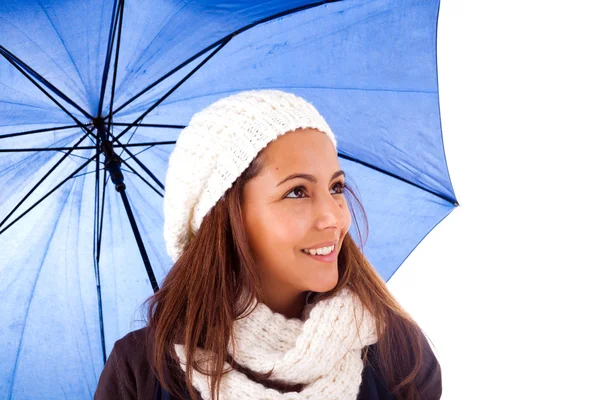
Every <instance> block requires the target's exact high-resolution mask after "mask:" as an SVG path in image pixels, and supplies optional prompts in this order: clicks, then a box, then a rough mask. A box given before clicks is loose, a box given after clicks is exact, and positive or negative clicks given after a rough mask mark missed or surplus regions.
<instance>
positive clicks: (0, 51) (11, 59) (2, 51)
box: [0, 45, 92, 119]
mask: <svg viewBox="0 0 600 400" xmlns="http://www.w3.org/2000/svg"><path fill="white" fill-rule="evenodd" d="M0 54H2V56H4V58H6V59H7V60H8V62H10V63H11V64H12V65H13V66H15V67H17V65H18V66H20V67H21V68H23V69H24V70H25V71H27V72H28V73H29V74H31V75H32V76H33V77H34V78H35V79H37V80H38V81H39V82H41V83H42V84H43V85H44V86H46V87H47V88H48V89H50V90H51V91H52V92H54V94H56V95H57V96H58V97H60V98H61V99H63V100H64V101H66V102H67V103H69V104H70V105H72V106H73V107H75V108H76V109H77V110H78V111H79V112H80V113H82V114H83V115H85V116H86V117H87V118H89V119H92V116H91V115H90V114H89V113H88V112H87V111H85V110H84V109H83V108H81V107H80V106H79V105H77V103H75V102H74V101H73V100H71V99H70V98H69V97H68V96H67V95H66V94H64V93H63V92H61V91H60V90H59V89H58V88H57V87H56V86H54V85H53V84H51V83H50V82H48V81H47V80H46V79H45V78H44V77H42V76H41V75H40V74H38V73H37V72H36V71H35V70H34V69H33V68H31V67H30V66H29V65H27V64H26V63H24V62H23V61H22V60H21V59H19V58H18V57H17V56H15V55H14V54H12V53H11V52H10V51H8V50H7V49H6V48H5V47H4V46H1V45H0ZM21 68H17V69H18V70H19V71H20V72H21V73H22V74H23V75H25V76H26V77H28V78H30V77H29V75H27V74H26V73H25V72H24V71H23V69H21ZM30 80H31V79H30ZM36 86H38V85H36ZM38 88H39V86H38ZM57 104H58V103H57ZM61 109H63V111H66V109H64V108H63V107H61ZM67 114H69V113H67ZM69 115H70V114H69Z"/></svg>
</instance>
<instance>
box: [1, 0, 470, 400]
mask: <svg viewBox="0 0 600 400" xmlns="http://www.w3.org/2000/svg"><path fill="white" fill-rule="evenodd" d="M438 11H439V1H425V0H401V1H400V0H373V1H364V0H350V1H329V2H328V1H320V2H310V1H301V0H287V1H279V0H277V1H275V0H272V1H257V0H253V1H251V0H237V1H235V0H231V1H223V2H219V1H205V0H188V1H175V0H157V1H154V2H152V4H149V3H148V2H146V1H141V0H126V1H125V0H116V1H114V3H113V2H109V1H101V0H85V1H82V0H39V1H31V0H4V1H3V2H2V4H1V5H0V55H1V57H0V249H1V251H0V277H1V279H0V351H1V354H2V356H1V357H0V398H15V399H18V398H43V399H54V398H69V399H75V398H77V399H79V398H91V397H92V396H93V393H94V390H95V387H96V383H97V380H98V377H99V375H100V373H101V370H102V368H103V365H104V361H105V359H106V357H107V354H109V353H110V351H111V349H112V346H113V343H114V342H115V341H116V340H117V339H118V338H120V337H122V336H123V335H124V334H126V333H127V332H129V331H131V330H133V329H136V328H137V327H139V326H140V324H141V322H139V321H138V319H139V318H140V316H141V314H140V309H139V306H140V305H141V303H142V302H143V300H144V299H146V298H147V297H148V296H149V295H151V294H152V291H153V290H156V289H157V288H158V286H159V284H160V282H161V280H162V279H163V278H164V276H165V274H166V273H167V272H168V270H169V268H170V267H171V265H172V262H171V260H170V259H169V257H168V256H167V254H166V250H165V245H164V241H163V237H162V228H163V226H162V225H163V214H162V197H163V193H164V184H163V183H164V181H165V174H166V169H167V163H168V156H169V154H170V152H171V151H172V149H173V145H174V142H175V140H176V138H177V136H178V134H179V132H180V130H181V129H182V128H183V127H184V126H185V125H187V123H188V122H189V120H190V119H191V117H192V115H193V114H194V113H195V112H197V111H199V110H201V109H202V108H204V107H205V106H207V105H209V104H210V103H212V102H214V101H215V100H217V99H219V98H221V97H224V96H227V95H230V94H232V93H235V92H238V91H242V90H248V89H259V88H277V89H281V90H286V91H290V92H294V93H296V94H298V95H300V96H302V97H304V98H306V99H307V100H308V101H310V102H311V103H313V104H314V105H315V106H316V108H317V109H318V110H319V111H320V112H321V113H322V114H323V115H324V117H325V118H326V120H327V121H328V122H329V124H330V125H331V127H332V129H333V131H334V132H335V133H336V135H337V138H338V143H339V146H338V147H339V156H340V158H341V163H342V168H343V169H344V170H345V171H346V172H347V173H348V175H349V176H350V177H351V178H352V180H353V181H354V182H356V185H357V186H358V190H359V193H360V197H361V199H362V201H363V203H364V205H365V208H366V212H367V216H368V217H369V222H370V228H371V229H370V236H369V239H368V241H367V243H366V246H365V252H366V255H367V257H368V258H369V260H370V261H371V262H372V264H373V265H374V266H375V268H376V269H377V271H378V272H379V274H380V275H381V277H382V278H383V279H385V280H387V279H389V278H390V277H391V276H392V274H393V273H394V272H395V271H396V270H397V269H398V267H399V266H400V265H401V264H402V262H403V261H404V260H405V259H406V257H407V256H408V255H409V254H410V252H411V251H412V250H413V249H414V248H415V247H416V246H417V244H418V243H419V242H420V241H421V240H422V239H423V238H424V237H425V236H426V235H427V233H428V232H429V231H430V230H431V229H433V227H435V226H436V225H437V224H438V223H439V222H440V221H441V220H442V219H444V217H446V216H447V215H448V214H449V213H450V212H451V211H452V210H453V209H454V207H456V206H457V205H458V203H457V201H456V199H455V195H454V191H453V189H452V185H451V182H450V178H449V175H448V170H447V166H446V160H445V156H444V149H443V142H442V135H441V126H440V115H439V98H438V84H437V65H436V35H437V17H438Z"/></svg>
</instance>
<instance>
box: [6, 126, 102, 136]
mask: <svg viewBox="0 0 600 400" xmlns="http://www.w3.org/2000/svg"><path fill="white" fill-rule="evenodd" d="M89 125H91V124H87V125H86V126H89ZM71 128H79V125H66V126H57V127H55V128H44V129H33V130H31V131H24V132H16V133H7V134H4V135H0V139H6V138H9V137H15V136H23V135H31V134H33V133H43V132H52V131H60V130H63V129H71Z"/></svg>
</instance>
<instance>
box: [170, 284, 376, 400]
mask: <svg viewBox="0 0 600 400" xmlns="http://www.w3.org/2000/svg"><path fill="white" fill-rule="evenodd" d="M363 312H364V313H363ZM233 336H234V342H235V352H233V346H232V344H231V341H229V343H230V344H229V354H230V355H231V356H232V357H233V359H234V360H236V362H237V363H238V364H241V365H242V366H244V367H246V368H248V369H250V370H252V371H254V372H259V373H264V372H268V371H270V370H271V369H273V371H274V372H273V375H272V376H271V378H270V379H271V380H277V381H284V382H286V383H288V384H303V385H305V386H304V388H303V389H302V391H300V392H288V393H281V392H279V391H277V390H275V389H271V388H267V387H265V386H263V385H262V384H260V383H257V382H254V381H253V380H251V379H250V378H248V377H247V376H246V375H245V374H243V373H242V372H239V371H236V370H233V371H231V372H229V373H227V374H225V375H223V378H222V381H221V386H220V389H219V395H220V398H221V399H223V400H230V399H240V400H241V399H244V400H248V399H261V400H262V399H265V400H270V399H315V400H316V399H318V400H330V399H355V398H356V397H357V396H358V390H359V386H360V383H361V380H362V370H363V361H362V358H361V355H362V354H361V350H362V349H363V348H364V347H365V346H368V345H371V344H373V343H375V342H376V341H377V334H376V330H375V321H374V319H373V317H372V316H371V314H370V313H369V311H368V310H367V309H366V308H364V307H363V306H362V304H361V302H360V299H359V298H358V297H357V296H356V295H355V294H354V293H353V292H352V291H351V290H350V289H348V288H344V289H342V290H341V291H340V292H338V293H337V294H336V295H335V296H334V297H332V298H329V299H325V300H321V301H318V302H316V303H314V304H310V305H307V306H306V307H305V310H304V317H303V319H302V320H301V319H297V318H292V319H288V318H286V317H285V316H283V315H282V314H279V313H275V312H273V311H271V309H270V308H269V307H267V306H266V305H265V304H263V303H259V304H258V305H257V307H256V309H254V311H253V312H252V313H250V315H248V316H247V317H246V318H242V319H240V320H237V321H235V322H234V326H233ZM175 351H176V353H177V356H178V357H179V360H180V365H181V368H182V369H183V370H184V371H185V366H186V358H185V349H184V347H183V345H180V344H176V345H175ZM203 354H206V353H205V352H204V350H202V349H200V348H198V349H196V355H195V357H199V356H202V355H203ZM197 359H198V358H197ZM206 365H208V364H203V366H206ZM225 368H226V369H229V368H230V365H229V364H228V363H225ZM209 383H210V382H209V378H208V376H206V375H204V374H201V373H200V372H198V371H196V370H194V371H193V376H192V384H193V386H194V387H195V388H196V389H197V390H198V391H199V392H200V395H201V396H202V399H204V400H210V399H211V397H210V386H209Z"/></svg>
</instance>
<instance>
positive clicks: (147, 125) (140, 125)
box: [0, 122, 185, 138]
mask: <svg viewBox="0 0 600 400" xmlns="http://www.w3.org/2000/svg"><path fill="white" fill-rule="evenodd" d="M110 125H113V126H139V127H144V128H170V129H183V128H185V125H168V124H134V123H127V122H112V123H111V124H110ZM0 138H1V136H0Z"/></svg>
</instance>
